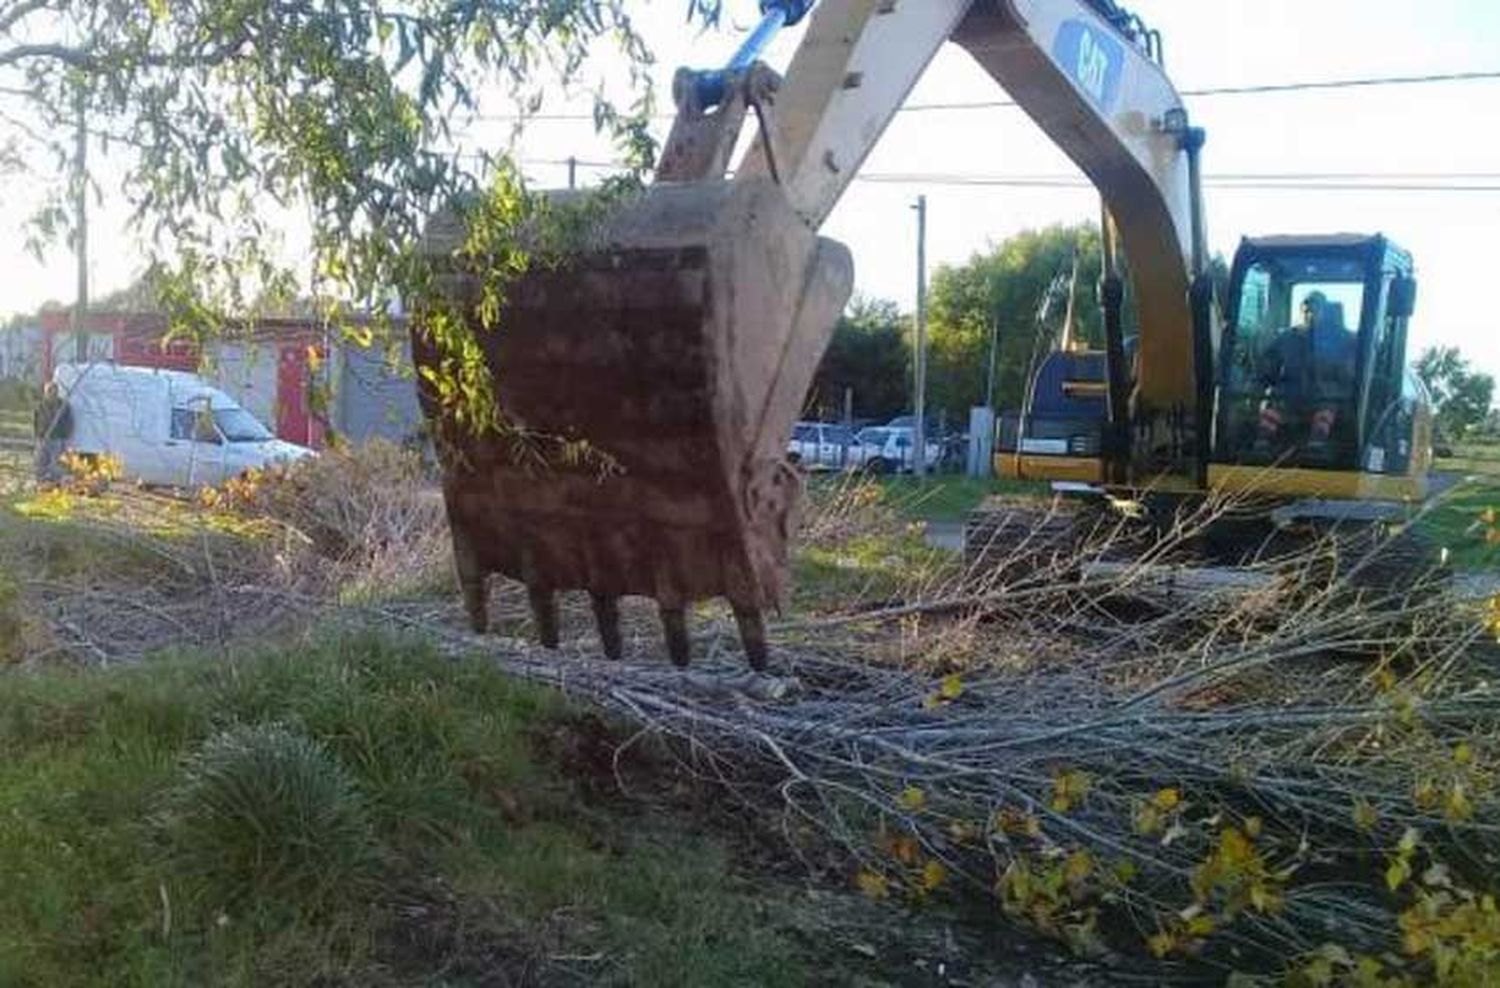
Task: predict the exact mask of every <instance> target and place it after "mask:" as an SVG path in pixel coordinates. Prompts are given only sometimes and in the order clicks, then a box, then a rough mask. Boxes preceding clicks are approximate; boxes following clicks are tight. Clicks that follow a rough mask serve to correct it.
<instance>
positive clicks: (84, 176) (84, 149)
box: [73, 83, 89, 364]
mask: <svg viewBox="0 0 1500 988" xmlns="http://www.w3.org/2000/svg"><path fill="white" fill-rule="evenodd" d="M73 100H74V103H73V112H74V120H73V125H74V140H75V144H74V147H73V210H74V212H75V213H76V214H77V217H78V220H77V227H76V228H75V229H74V231H73V237H74V240H73V256H74V258H75V260H76V261H77V263H78V287H77V292H76V295H75V298H74V300H73V347H74V359H76V360H77V362H78V363H80V364H86V363H88V360H89V333H88V325H87V320H88V308H89V216H88V208H89V195H88V174H89V172H88V153H89V125H88V115H87V110H88V99H87V96H86V92H85V90H84V87H83V84H82V83H80V84H79V86H78V91H77V93H76V94H75V95H74V97H73Z"/></svg>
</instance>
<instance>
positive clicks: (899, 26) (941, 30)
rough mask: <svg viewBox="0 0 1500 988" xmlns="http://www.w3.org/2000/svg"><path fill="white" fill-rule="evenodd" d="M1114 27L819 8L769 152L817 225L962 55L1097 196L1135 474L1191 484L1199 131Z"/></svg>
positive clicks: (863, 1) (1011, 13)
mask: <svg viewBox="0 0 1500 988" xmlns="http://www.w3.org/2000/svg"><path fill="white" fill-rule="evenodd" d="M1111 14H1114V15H1116V16H1114V17H1110V15H1111ZM1118 14H1119V11H1118V8H1115V7H1114V5H1113V4H1112V3H1107V2H1099V3H1091V2H1087V0H898V2H891V0H822V2H821V3H819V4H818V5H817V6H816V7H815V8H814V9H813V13H812V17H811V22H810V23H809V25H808V27H807V31H806V33H805V35H804V36H803V39H802V42H801V45H800V46H799V47H798V49H797V52H796V54H795V55H794V56H793V58H792V62H791V65H790V67H789V68H788V69H787V72H786V78H785V81H784V82H783V84H782V86H781V88H780V90H779V92H778V93H777V94H776V97H775V104H774V105H775V114H774V119H775V123H774V125H773V129H774V138H773V139H772V140H771V141H770V142H767V143H769V144H770V146H771V147H773V148H774V152H773V153H774V154H775V155H776V156H777V157H778V158H779V159H780V160H778V161H777V162H776V165H777V171H778V172H779V174H780V177H781V181H782V184H783V185H784V187H785V189H786V193H787V197H788V199H789V200H790V201H791V204H792V208H793V209H795V210H796V212H797V213H798V214H799V215H800V216H802V218H803V219H804V220H805V221H806V222H807V223H808V224H809V225H811V226H812V227H814V228H817V227H818V226H820V225H821V224H822V223H823V221H824V220H825V219H826V218H827V216H828V214H829V213H831V212H832V211H833V208H834V206H835V205H836V204H837V203H838V201H839V199H840V197H841V196H842V195H843V193H844V191H845V190H846V189H847V188H848V186H849V183H850V182H852V181H853V180H854V179H855V177H856V175H857V174H858V172H859V169H860V167H861V165H862V164H863V162H864V160H865V158H866V157H867V156H868V155H869V153H870V151H871V150H872V149H873V148H874V146H875V144H876V142H877V141H878V140H879V139H880V136H881V135H882V134H883V133H884V131H885V129H886V126H887V125H888V124H889V123H890V121H891V119H892V117H894V115H895V114H896V112H897V111H898V110H899V109H900V106H901V104H902V103H903V102H904V101H905V99H906V97H907V95H908V94H909V93H910V92H911V89H912V87H913V86H914V85H915V84H916V82H917V80H918V79H919V78H920V77H921V75H922V73H923V71H924V70H925V69H926V67H927V66H928V64H929V63H930V62H931V61H932V59H933V57H934V56H935V55H936V53H937V51H938V49H939V48H941V47H942V45H943V44H944V43H945V42H947V41H949V40H951V41H953V42H955V43H957V44H958V45H959V46H960V47H962V48H964V49H965V50H966V51H967V52H968V53H969V54H970V55H972V56H973V57H974V59H975V60H976V61H977V62H978V63H979V64H980V65H981V66H982V67H983V68H984V69H985V71H986V72H988V73H989V74H990V76H991V77H992V78H994V79H995V81H996V82H998V83H999V84H1000V86H1001V88H1002V89H1004V90H1005V92H1006V93H1008V94H1009V95H1010V96H1011V97H1012V98H1013V99H1014V100H1015V101H1016V103H1017V104H1018V105H1019V106H1020V107H1021V109H1023V110H1024V111H1025V112H1026V113H1027V114H1028V115H1029V116H1030V117H1031V118H1032V119H1033V120H1034V121H1035V122H1036V123H1037V125H1038V126H1040V127H1041V129H1042V130H1043V131H1044V132H1045V133H1046V134H1047V135H1048V136H1049V137H1050V138H1051V139H1052V140H1053V141H1054V142H1055V143H1056V144H1057V145H1058V147H1060V148H1061V149H1062V150H1063V151H1064V152H1065V153H1066V154H1067V155H1068V157H1069V158H1071V159H1072V160H1073V162H1074V163H1075V164H1077V166H1078V167H1079V169H1081V170H1082V171H1083V172H1084V174H1086V175H1087V176H1088V177H1089V179H1090V180H1091V181H1092V182H1093V183H1094V185H1095V186H1096V187H1097V188H1098V190H1099V192H1100V195H1101V196H1102V197H1103V200H1104V203H1105V206H1106V210H1107V212H1108V214H1109V216H1110V217H1111V218H1112V219H1113V224H1114V226H1115V228H1116V229H1117V230H1118V236H1119V242H1120V246H1121V247H1122V249H1123V252H1124V255H1125V260H1126V263H1127V265H1128V267H1129V270H1130V272H1131V275H1132V282H1133V287H1134V290H1135V303H1136V306H1137V315H1138V317H1139V321H1140V325H1141V327H1142V332H1141V339H1140V351H1139V361H1138V364H1139V367H1138V371H1137V373H1136V380H1135V397H1136V402H1135V405H1136V407H1135V411H1134V414H1133V416H1132V418H1133V420H1134V421H1133V423H1132V424H1133V425H1134V427H1135V430H1136V431H1137V433H1138V435H1139V436H1140V442H1139V443H1138V447H1139V449H1138V451H1137V454H1136V456H1135V457H1134V459H1135V463H1134V466H1135V467H1136V472H1137V473H1141V474H1155V473H1160V472H1163V470H1165V471H1166V472H1181V473H1184V474H1186V473H1188V472H1189V471H1190V470H1191V469H1192V468H1193V466H1195V464H1194V463H1193V460H1194V454H1195V453H1196V445H1195V440H1196V436H1197V434H1198V433H1199V432H1200V431H1201V430H1199V429H1198V424H1199V419H1200V418H1201V417H1206V414H1207V413H1206V412H1201V413H1200V406H1202V405H1203V403H1204V399H1203V396H1202V394H1201V393H1200V387H1199V385H1200V383H1201V382H1200V381H1199V380H1198V378H1199V377H1200V376H1201V374H1200V370H1201V363H1200V361H1202V359H1203V356H1204V354H1203V350H1204V348H1205V346H1207V345H1208V344H1207V342H1206V341H1205V340H1202V339H1200V338H1199V337H1200V336H1201V335H1203V329H1202V327H1201V326H1199V325H1195V319H1194V313H1193V310H1192V303H1191V299H1190V294H1189V288H1190V285H1191V283H1192V281H1193V279H1194V277H1195V275H1197V274H1199V273H1201V272H1202V271H1203V268H1204V265H1205V259H1204V257H1205V247H1204V242H1205V234H1204V229H1203V216H1202V209H1201V194H1200V191H1199V186H1198V183H1197V182H1196V181H1195V179H1194V173H1195V171H1196V154H1197V151H1198V148H1199V147H1200V146H1201V143H1202V132H1201V131H1197V130H1195V129H1194V128H1192V127H1191V126H1189V123H1188V118H1187V111H1186V110H1185V109H1184V107H1183V104H1182V99H1181V97H1180V96H1178V94H1177V90H1176V89H1175V88H1174V87H1173V85H1172V82H1171V80H1170V79H1168V78H1167V75H1166V73H1165V71H1164V70H1163V68H1162V66H1161V65H1160V63H1159V61H1158V60H1157V58H1156V57H1155V56H1156V55H1157V54H1159V47H1158V46H1157V43H1155V42H1154V41H1153V39H1152V37H1151V36H1150V35H1149V34H1147V33H1144V32H1141V31H1140V30H1139V29H1135V30H1133V31H1132V33H1133V35H1134V36H1132V35H1131V34H1127V33H1125V32H1123V31H1122V30H1120V29H1119V28H1118V27H1116V25H1115V24H1114V23H1111V20H1114V21H1118V22H1120V23H1121V24H1122V25H1125V26H1127V27H1128V22H1127V21H1125V20H1124V19H1123V18H1121V17H1119V16H1118ZM765 148H766V143H760V144H757V145H755V146H754V147H752V149H751V151H750V152H749V154H748V156H747V158H746V160H745V162H744V163H743V165H742V167H741V169H740V174H741V175H742V176H746V177H752V176H760V175H764V174H767V172H768V169H769V162H768V160H767V153H766V150H765ZM1198 322H1200V323H1201V316H1200V318H1199V320H1198ZM1122 370H1123V369H1122Z"/></svg>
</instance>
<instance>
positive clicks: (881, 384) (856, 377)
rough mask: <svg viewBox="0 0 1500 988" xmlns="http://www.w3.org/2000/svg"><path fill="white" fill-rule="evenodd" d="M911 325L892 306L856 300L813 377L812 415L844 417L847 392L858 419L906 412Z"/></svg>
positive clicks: (809, 399) (829, 418)
mask: <svg viewBox="0 0 1500 988" xmlns="http://www.w3.org/2000/svg"><path fill="white" fill-rule="evenodd" d="M910 322H911V321H910V319H909V317H907V316H903V315H902V314H901V312H900V310H899V309H898V308H897V307H896V303H894V302H891V301H888V300H885V299H871V298H864V297H862V296H855V297H854V299H853V300H852V301H851V302H850V303H849V308H848V311H846V312H845V313H844V315H843V317H842V318H841V319H839V322H838V326H837V327H835V329H834V331H833V339H832V341H831V342H830V343H829V344H828V351H827V352H826V353H825V354H824V355H823V362H822V363H821V364H819V365H818V372H817V376H815V377H814V378H813V386H812V393H811V394H810V395H809V397H808V404H809V406H810V408H811V413H812V414H814V415H816V416H817V417H818V418H821V419H824V420H833V419H839V418H842V417H843V414H844V393H845V390H846V389H848V390H852V392H853V396H854V409H853V411H854V416H855V417H856V418H862V419H863V418H870V419H889V418H891V417H893V416H896V415H899V414H901V412H903V411H905V410H906V408H907V405H908V398H909V395H910V388H909V387H908V384H909V381H910V366H911V364H910V358H911V350H910V347H909V346H908V345H907V332H908V328H909V326H910Z"/></svg>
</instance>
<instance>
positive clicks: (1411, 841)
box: [1396, 827, 1422, 855]
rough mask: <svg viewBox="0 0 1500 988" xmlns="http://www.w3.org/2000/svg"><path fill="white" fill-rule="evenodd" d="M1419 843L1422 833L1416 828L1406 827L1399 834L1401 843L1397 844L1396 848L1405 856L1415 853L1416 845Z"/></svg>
mask: <svg viewBox="0 0 1500 988" xmlns="http://www.w3.org/2000/svg"><path fill="white" fill-rule="evenodd" d="M1421 842H1422V832H1421V831H1420V830H1418V829H1417V828H1416V827H1407V828H1406V830H1405V831H1404V832H1403V833H1402V834H1401V843H1400V844H1397V845H1396V847H1397V849H1398V850H1399V851H1400V852H1401V853H1402V854H1403V855H1406V854H1410V853H1411V852H1413V851H1415V850H1416V849H1417V845H1418V844H1420V843H1421Z"/></svg>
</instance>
